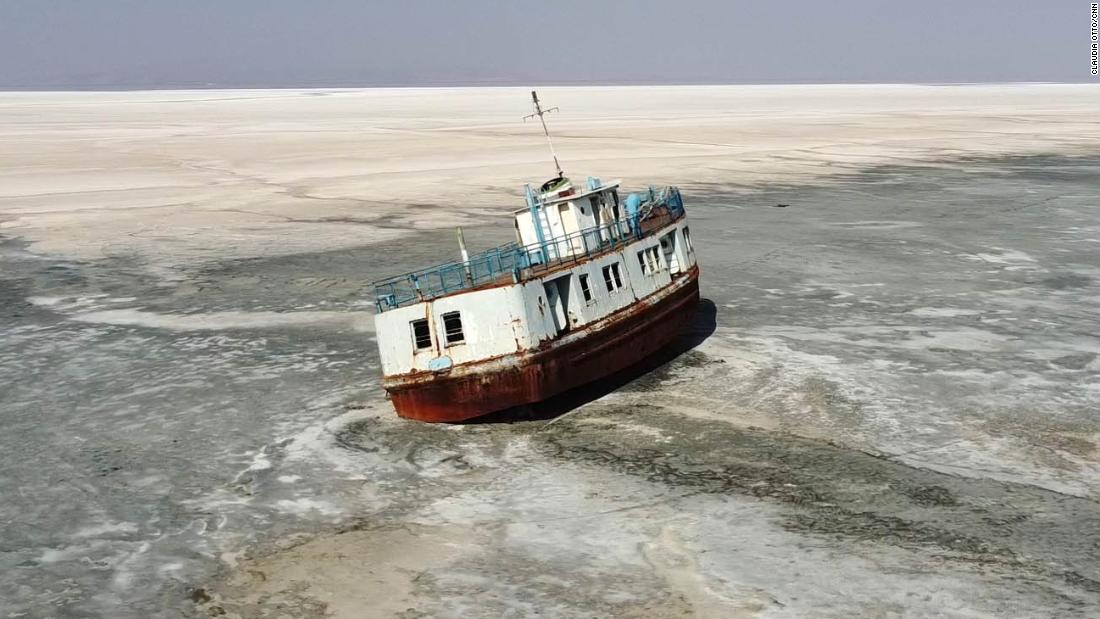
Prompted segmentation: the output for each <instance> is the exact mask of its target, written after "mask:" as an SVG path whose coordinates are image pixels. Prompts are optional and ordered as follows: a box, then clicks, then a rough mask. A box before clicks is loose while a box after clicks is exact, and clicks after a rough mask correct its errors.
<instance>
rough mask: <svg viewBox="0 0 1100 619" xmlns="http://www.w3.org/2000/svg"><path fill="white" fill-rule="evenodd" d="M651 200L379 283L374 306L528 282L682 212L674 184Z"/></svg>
mask: <svg viewBox="0 0 1100 619" xmlns="http://www.w3.org/2000/svg"><path fill="white" fill-rule="evenodd" d="M650 198H651V200H650V201H649V202H646V203H643V208H641V209H639V211H638V212H636V213H634V214H633V215H631V216H628V217H624V218H622V219H619V220H616V221H613V222H611V223H609V224H604V225H601V226H594V227H591V228H586V229H584V230H580V231H578V232H574V233H572V234H568V235H565V236H560V237H555V238H552V239H547V240H546V242H545V243H533V244H531V245H523V246H521V245H519V244H518V243H508V244H506V245H501V246H500V247H494V248H493V249H490V250H487V251H484V252H481V253H479V254H477V255H474V256H471V257H470V259H469V260H468V261H465V262H463V261H461V260H456V261H454V262H447V263H444V264H439V265H436V266H433V267H429V268H426V269H420V270H418V271H412V272H410V273H405V274H402V275H396V276H394V277H388V278H386V279H383V280H379V281H376V282H374V284H373V286H374V295H375V307H376V308H377V310H378V311H379V312H385V311H387V310H391V309H396V308H399V307H403V306H405V305H411V304H413V303H419V302H421V301H429V300H431V299H436V298H439V297H442V296H446V295H448V294H452V293H454V292H458V291H460V290H466V289H470V288H477V287H480V286H484V285H486V284H492V283H497V282H500V281H501V280H502V279H505V278H509V279H510V280H511V281H512V282H521V281H525V280H527V279H530V278H532V277H536V276H537V275H539V274H541V273H544V272H546V271H549V270H551V269H554V268H557V267H559V266H561V265H563V264H572V263H576V262H583V261H585V260H587V259H589V258H591V257H592V256H594V255H597V254H602V253H604V252H607V251H610V250H612V249H614V248H616V247H619V246H621V245H624V244H626V243H629V242H633V241H635V240H637V239H641V238H644V237H646V236H648V235H650V234H652V233H653V232H654V231H655V230H657V229H659V228H661V227H664V225H665V223H667V222H672V221H675V220H677V219H679V218H680V217H682V216H683V214H684V206H683V202H682V201H681V200H680V194H679V192H678V191H676V190H675V189H674V188H669V189H667V190H665V191H662V192H659V193H657V192H654V191H652V190H651V191H650ZM662 220H663V221H662Z"/></svg>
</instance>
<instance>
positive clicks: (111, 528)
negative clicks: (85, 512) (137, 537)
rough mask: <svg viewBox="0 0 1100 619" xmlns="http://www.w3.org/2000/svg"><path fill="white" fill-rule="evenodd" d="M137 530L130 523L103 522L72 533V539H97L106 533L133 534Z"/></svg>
mask: <svg viewBox="0 0 1100 619" xmlns="http://www.w3.org/2000/svg"><path fill="white" fill-rule="evenodd" d="M137 530H138V527H137V525H136V524H134V523H132V522H105V523H103V524H97V525H93V526H90V527H84V528H82V529H80V530H78V531H77V532H76V533H74V534H73V537H77V538H87V537H99V536H101V535H104V534H106V533H134V532H136V531H137Z"/></svg>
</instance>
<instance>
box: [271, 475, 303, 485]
mask: <svg viewBox="0 0 1100 619" xmlns="http://www.w3.org/2000/svg"><path fill="white" fill-rule="evenodd" d="M276 479H278V480H279V481H280V482H282V483H284V484H293V483H294V482H296V481H298V480H300V479H302V476H301V475H280V476H278V477H277V478H276Z"/></svg>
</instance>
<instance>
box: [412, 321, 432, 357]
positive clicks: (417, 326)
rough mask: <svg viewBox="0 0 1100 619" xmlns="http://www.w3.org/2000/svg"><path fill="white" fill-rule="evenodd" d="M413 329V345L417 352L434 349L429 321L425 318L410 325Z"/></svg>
mask: <svg viewBox="0 0 1100 619" xmlns="http://www.w3.org/2000/svg"><path fill="white" fill-rule="evenodd" d="M409 327H411V328H412V337H413V344H414V345H415V346H416V349H417V350H422V349H424V348H431V347H432V332H431V330H430V329H428V321H427V320H426V319H424V318H421V319H420V320H414V321H412V322H410V323H409Z"/></svg>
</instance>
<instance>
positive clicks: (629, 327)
mask: <svg viewBox="0 0 1100 619" xmlns="http://www.w3.org/2000/svg"><path fill="white" fill-rule="evenodd" d="M653 296H654V297H656V299H654V300H648V299H647V300H642V301H639V302H638V303H636V304H635V305H632V306H630V307H627V308H625V309H623V310H621V311H620V312H618V313H616V314H614V315H612V316H610V317H609V319H608V320H607V322H603V321H601V322H603V324H601V325H600V326H599V327H598V328H587V329H582V331H585V333H583V334H579V336H577V337H572V338H563V339H564V340H565V341H561V342H556V341H552V342H550V343H549V344H548V345H547V346H545V347H543V348H542V349H538V350H532V351H525V352H522V353H517V354H513V355H508V356H507V358H506V359H498V360H495V361H494V362H492V363H485V364H484V367H483V368H478V367H477V366H478V365H482V364H471V365H472V366H473V367H469V368H463V370H464V371H462V373H461V374H458V375H453V373H452V374H450V375H448V374H444V375H421V376H416V377H412V378H409V379H405V380H402V379H401V377H394V378H396V379H397V380H393V379H390V380H387V381H386V383H387V384H385V388H386V391H387V392H389V394H390V400H391V402H392V403H393V406H394V408H395V409H396V410H397V414H398V415H400V416H401V417H405V418H407V419H415V420H417V421H426V422H436V423H455V422H460V421H466V420H469V419H474V418H477V417H482V416H484V415H488V414H490V413H494V412H498V411H502V410H506V409H509V408H513V407H516V406H523V405H528V404H534V403H536V402H541V401H543V400H546V399H548V398H550V397H553V396H555V395H558V394H560V393H563V392H565V391H568V390H570V389H574V388H576V387H580V386H583V385H586V384H589V383H592V382H594V381H596V380H599V379H601V378H604V377H606V376H610V375H612V374H615V373H617V372H619V371H621V370H623V369H626V368H628V367H631V366H633V365H635V364H637V363H639V362H641V361H643V360H645V359H646V358H647V357H649V356H650V355H652V354H653V353H655V352H657V351H658V350H660V349H662V348H664V347H665V346H667V345H668V344H670V343H671V342H673V341H674V340H675V339H676V338H677V337H679V335H680V334H681V332H682V331H683V329H684V327H685V325H687V324H688V323H689V322H691V321H692V319H693V317H694V315H695V308H696V306H697V305H698V303H699V268H698V267H697V266H695V267H692V268H691V270H689V271H688V272H686V273H685V274H683V275H682V276H680V277H678V278H677V280H675V281H674V282H673V284H671V285H669V286H668V287H666V288H665V289H663V290H661V291H658V292H657V293H655V294H654V295H653ZM571 335H572V334H571ZM460 367H462V366H460ZM455 369H458V368H455Z"/></svg>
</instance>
